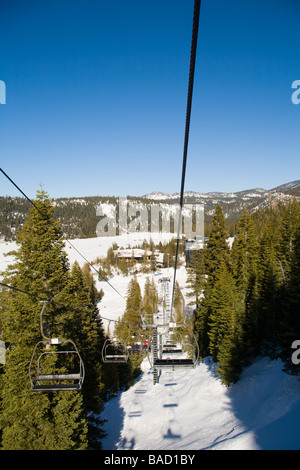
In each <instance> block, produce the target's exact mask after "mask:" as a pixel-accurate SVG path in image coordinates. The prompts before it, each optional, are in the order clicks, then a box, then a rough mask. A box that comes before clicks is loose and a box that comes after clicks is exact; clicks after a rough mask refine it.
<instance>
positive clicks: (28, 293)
mask: <svg viewBox="0 0 300 470" xmlns="http://www.w3.org/2000/svg"><path fill="white" fill-rule="evenodd" d="M0 286H2V287H6V288H8V289H11V290H14V291H16V292H21V293H22V294H26V295H29V296H31V297H33V298H34V299H37V300H39V301H40V302H52V303H53V304H55V305H57V306H59V307H65V308H68V309H69V310H72V311H73V312H78V313H80V312H85V310H83V309H80V308H75V307H70V306H68V305H65V304H62V303H61V302H57V301H55V300H53V299H51V300H50V299H45V298H43V297H39V296H38V295H35V294H32V293H30V292H27V291H25V290H22V289H19V288H17V287H14V286H10V285H9V284H5V283H3V282H0ZM100 317H101V319H103V320H107V321H109V322H111V321H113V322H115V323H121V324H130V323H128V322H122V321H119V320H114V319H112V318H107V317H103V316H102V315H101V313H100Z"/></svg>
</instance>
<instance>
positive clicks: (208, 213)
mask: <svg viewBox="0 0 300 470" xmlns="http://www.w3.org/2000/svg"><path fill="white" fill-rule="evenodd" d="M293 198H295V199H298V200H300V180H297V181H293V182H290V183H287V184H283V185H281V186H278V187H277V188H273V189H271V190H265V189H260V188H256V189H250V190H245V191H239V192H235V193H221V192H210V193H197V192H193V191H187V192H186V193H185V198H184V202H185V204H202V205H203V206H204V217H205V227H206V229H207V228H208V226H209V224H210V222H211V220H212V217H213V214H214V211H215V207H216V205H217V204H218V203H220V205H221V206H222V209H223V212H224V215H225V218H226V222H227V225H228V229H229V231H230V232H231V235H233V233H232V230H233V228H232V227H234V224H235V223H236V222H237V220H238V219H239V218H240V216H241V214H242V212H243V210H244V209H245V208H247V210H248V211H249V212H250V213H252V212H255V211H257V210H259V209H265V208H268V207H274V206H276V205H277V204H278V203H280V202H283V203H284V202H285V201H289V200H291V199H293ZM127 199H128V203H131V204H137V203H141V204H143V206H145V207H146V209H147V211H148V213H149V214H150V207H151V206H153V204H157V205H159V206H160V207H163V208H164V209H166V210H169V211H172V206H174V204H178V203H179V194H177V193H175V194H165V193H161V192H154V193H151V194H147V195H144V196H141V197H134V196H128V198H127ZM54 204H55V217H56V218H57V219H59V220H60V222H61V224H62V228H63V231H64V233H65V235H66V236H67V237H69V238H90V237H95V236H96V228H97V224H98V223H99V221H100V220H101V217H100V216H99V215H97V208H98V207H99V206H100V205H102V207H103V209H104V210H103V212H104V213H105V210H107V211H108V212H107V214H109V212H110V209H109V208H110V207H111V208H113V210H115V211H116V217H117V218H118V214H119V212H118V210H119V207H118V204H119V199H118V198H117V197H108V196H107V197H104V196H95V197H80V198H78V197H71V198H58V199H55V200H54ZM29 208H30V203H29V202H28V201H27V200H26V199H24V198H12V197H0V237H3V238H5V239H6V240H14V239H15V233H16V230H19V229H20V228H21V227H22V224H23V222H24V220H25V218H26V216H27V213H28V210H29ZM128 220H129V216H128Z"/></svg>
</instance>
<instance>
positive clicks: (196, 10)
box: [171, 0, 201, 317]
mask: <svg viewBox="0 0 300 470" xmlns="http://www.w3.org/2000/svg"><path fill="white" fill-rule="evenodd" d="M200 7H201V0H195V2H194V13H193V29H192V42H191V54H190V70H189V82H188V96H187V108H186V122H185V136H184V148H183V163H182V175H181V188H180V202H179V205H180V210H179V218H178V233H177V243H176V254H175V265H174V280H173V293H172V302H171V317H172V309H173V303H174V292H175V284H176V269H177V259H178V248H179V233H180V228H181V217H182V208H183V196H184V183H185V173H186V162H187V151H188V141H189V131H190V121H191V110H192V96H193V88H194V76H195V65H196V51H197V42H198V29H199V18H200Z"/></svg>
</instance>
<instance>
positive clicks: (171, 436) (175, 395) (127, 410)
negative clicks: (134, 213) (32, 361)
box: [0, 234, 300, 455]
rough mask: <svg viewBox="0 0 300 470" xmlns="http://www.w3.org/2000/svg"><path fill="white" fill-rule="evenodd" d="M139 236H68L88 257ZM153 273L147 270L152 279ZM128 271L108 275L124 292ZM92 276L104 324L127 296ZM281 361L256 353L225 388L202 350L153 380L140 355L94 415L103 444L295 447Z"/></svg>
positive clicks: (294, 380)
mask: <svg viewBox="0 0 300 470" xmlns="http://www.w3.org/2000/svg"><path fill="white" fill-rule="evenodd" d="M148 236H149V234H148ZM159 236H160V237H161V236H162V235H159ZM145 237H146V234H136V235H135V236H133V235H131V236H130V237H124V238H122V237H117V238H102V239H101V238H100V239H99V238H93V239H85V240H74V241H73V244H74V246H75V247H76V248H77V249H78V250H79V251H80V253H82V254H83V255H84V256H85V257H86V258H87V259H89V260H93V259H95V258H96V257H97V256H103V255H104V254H105V253H106V250H107V248H108V247H109V246H110V245H111V244H112V242H113V241H116V240H117V241H118V243H119V244H122V243H124V241H125V240H126V242H130V243H132V244H136V243H137V242H138V241H139V240H142V239H144V238H145ZM14 248H15V243H13V242H11V243H3V242H2V243H0V265H1V268H2V269H5V266H6V265H7V264H8V263H9V262H11V261H12V260H13V258H12V256H9V257H5V256H4V254H5V253H7V252H8V251H10V250H11V249H14ZM66 251H67V254H68V257H69V260H70V263H71V264H73V263H74V261H76V260H77V261H78V262H79V263H80V264H81V265H82V264H83V262H84V260H83V259H82V258H81V257H80V256H79V254H78V253H77V252H76V251H75V250H74V249H73V248H71V247H69V246H66ZM161 273H162V274H166V273H168V274H169V275H171V276H172V273H173V270H172V269H170V270H169V271H168V269H167V268H166V269H165V270H162V271H161ZM159 277H160V276H159V275H155V276H154V278H155V279H156V281H157V282H158V279H159ZM130 278H131V277H130V276H123V275H120V276H113V277H112V278H111V279H110V283H111V285H112V286H114V287H115V288H116V289H117V290H118V292H120V293H121V294H122V295H123V296H124V297H125V296H126V291H127V287H128V283H129V281H130ZM145 278H146V275H145V274H139V275H138V281H139V283H140V285H141V287H142V288H143V286H144V282H145ZM177 279H178V281H179V283H180V286H181V287H183V288H184V292H185V294H186V290H185V287H186V270H185V268H184V267H181V268H180V269H179V270H178V273H177ZM95 280H96V285H97V288H102V289H103V291H104V297H103V299H102V300H101V302H100V304H99V308H100V312H101V316H102V318H103V320H104V322H103V323H104V327H105V329H106V328H107V327H108V325H109V321H108V319H117V318H118V317H119V316H120V315H122V313H123V312H124V308H125V303H126V301H125V298H122V297H120V296H118V295H117V294H116V292H115V291H114V290H113V289H112V288H111V286H110V285H108V284H107V283H105V282H104V281H99V280H98V279H96V277H95ZM110 328H112V325H111V327H110ZM282 368H283V364H282V363H281V361H280V360H276V361H271V360H269V359H268V358H266V357H264V358H262V357H261V358H257V359H256V361H255V362H254V363H253V364H252V365H251V366H249V367H247V368H245V369H244V371H243V372H242V374H241V376H240V379H239V381H238V382H237V383H236V384H235V385H232V386H230V387H229V388H227V387H225V386H224V385H223V384H222V383H221V379H220V378H219V377H218V375H217V372H216V364H215V363H213V362H212V361H211V359H210V358H209V357H207V358H205V360H204V362H202V363H199V364H198V365H197V366H196V368H195V369H189V370H175V371H171V370H168V371H162V372H161V374H160V375H159V382H158V383H157V384H156V385H153V375H152V370H151V369H150V366H149V362H148V359H147V358H146V359H145V361H144V362H143V371H142V374H141V375H140V376H139V377H138V379H137V380H136V383H135V384H134V385H133V386H132V387H131V388H130V389H128V390H127V391H124V392H120V393H119V394H118V396H117V397H115V398H113V399H112V400H110V401H108V402H107V403H106V406H105V409H104V412H103V413H102V415H101V417H102V418H105V419H106V420H107V422H106V424H105V430H106V432H107V433H108V436H107V438H106V439H104V441H103V449H104V450H106V451H108V450H126V451H131V450H132V451H135V450H162V451H172V450H178V451H187V450H193V451H195V450H200V449H207V450H208V449H210V450H212V449H215V450H257V449H277V450H279V449H299V448H300V434H299V429H298V418H299V416H300V392H299V377H298V376H291V375H288V374H286V373H284V372H283V371H282ZM128 455H130V452H129V453H128Z"/></svg>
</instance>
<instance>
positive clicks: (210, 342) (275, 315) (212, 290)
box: [188, 202, 300, 385]
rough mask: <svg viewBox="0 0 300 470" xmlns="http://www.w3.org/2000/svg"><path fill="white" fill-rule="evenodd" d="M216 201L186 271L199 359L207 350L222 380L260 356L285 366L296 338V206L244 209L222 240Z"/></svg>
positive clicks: (299, 232) (299, 295)
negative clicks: (230, 240)
mask: <svg viewBox="0 0 300 470" xmlns="http://www.w3.org/2000/svg"><path fill="white" fill-rule="evenodd" d="M228 235H229V234H228V231H227V228H226V223H225V218H224V214H223V212H222V208H221V206H220V205H217V207H216V210H215V214H214V218H213V221H212V225H211V228H210V233H209V237H208V241H207V243H206V246H205V248H204V249H203V250H199V251H198V252H196V254H195V255H194V257H193V258H192V262H191V266H190V267H189V269H188V271H189V274H188V281H189V286H190V288H191V294H190V295H191V296H192V298H193V302H194V303H195V304H196V313H195V322H194V328H195V333H196V336H197V339H198V343H199V348H200V352H201V357H202V358H203V357H205V356H207V355H211V356H212V358H213V360H214V361H216V362H217V363H218V371H219V374H220V376H221V377H222V380H223V382H224V383H225V384H226V385H229V384H231V383H234V382H236V381H237V380H238V378H239V375H240V373H241V371H242V370H243V367H245V366H246V365H248V364H250V363H251V362H252V361H253V360H254V359H255V358H256V357H257V356H259V355H268V356H270V357H272V358H278V357H280V358H281V359H282V360H283V362H284V367H285V370H286V371H288V372H290V373H299V370H298V369H299V366H298V368H297V366H295V365H294V364H293V363H292V362H291V355H292V350H291V345H292V342H293V341H294V340H297V339H298V338H300V292H299V281H300V204H299V203H298V202H289V203H288V204H286V205H283V204H279V205H278V206H276V207H274V208H269V209H267V210H264V211H259V212H256V213H254V214H251V215H250V214H249V213H248V212H247V211H246V210H245V211H244V212H243V214H242V216H241V218H240V220H239V222H238V223H237V225H236V227H235V236H234V238H233V243H232V246H230V245H229V243H228Z"/></svg>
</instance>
